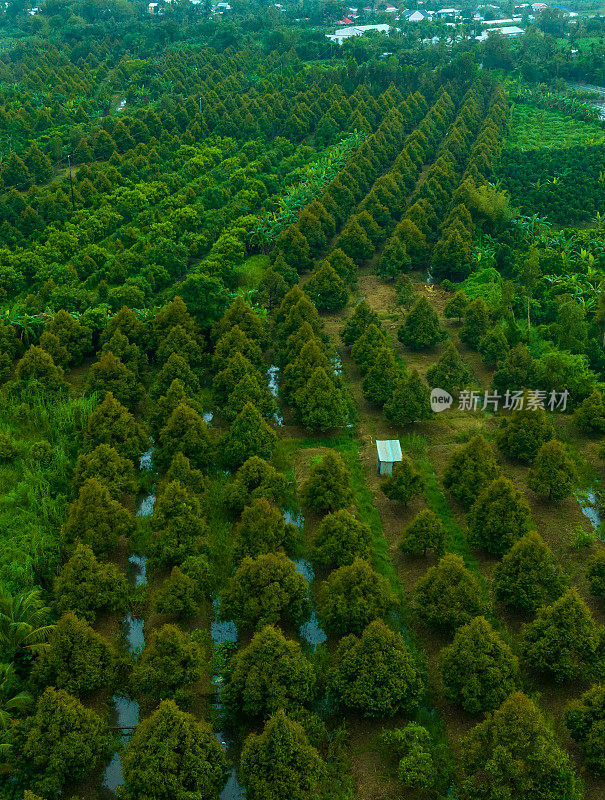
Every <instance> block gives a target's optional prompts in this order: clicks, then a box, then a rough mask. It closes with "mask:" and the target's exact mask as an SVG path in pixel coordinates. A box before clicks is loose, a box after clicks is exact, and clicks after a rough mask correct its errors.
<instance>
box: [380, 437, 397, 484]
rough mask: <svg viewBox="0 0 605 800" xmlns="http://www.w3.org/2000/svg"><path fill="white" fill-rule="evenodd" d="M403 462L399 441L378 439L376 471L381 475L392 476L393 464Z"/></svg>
mask: <svg viewBox="0 0 605 800" xmlns="http://www.w3.org/2000/svg"><path fill="white" fill-rule="evenodd" d="M398 461H403V456H402V455H401V445H400V444H399V439H376V469H377V470H378V474H379V475H391V474H392V473H393V464H396V463H397V462H398Z"/></svg>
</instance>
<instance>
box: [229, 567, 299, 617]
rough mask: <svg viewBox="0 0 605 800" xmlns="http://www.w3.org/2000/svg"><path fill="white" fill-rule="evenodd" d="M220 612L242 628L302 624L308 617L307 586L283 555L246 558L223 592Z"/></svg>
mask: <svg viewBox="0 0 605 800" xmlns="http://www.w3.org/2000/svg"><path fill="white" fill-rule="evenodd" d="M221 611H222V614H223V615H224V616H225V617H226V618H227V619H230V618H231V619H233V620H234V621H235V624H236V625H237V626H238V627H241V628H255V627H256V628H260V627H262V626H263V625H267V624H277V623H278V622H280V621H281V620H284V621H287V622H290V623H297V622H302V621H303V620H304V619H305V617H306V615H307V613H308V599H307V582H306V581H305V579H304V577H303V576H302V575H301V574H300V573H299V572H297V570H296V566H295V564H294V562H293V561H291V560H290V559H289V558H287V557H286V556H285V555H284V554H283V553H262V554H261V555H259V556H256V558H249V557H248V558H244V559H243V560H242V562H241V563H240V565H239V567H238V568H237V569H236V570H235V572H234V574H233V575H232V576H231V578H230V579H229V582H228V583H227V586H226V587H225V589H224V590H223V593H222V595H221Z"/></svg>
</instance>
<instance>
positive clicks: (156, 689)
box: [132, 625, 206, 704]
mask: <svg viewBox="0 0 605 800" xmlns="http://www.w3.org/2000/svg"><path fill="white" fill-rule="evenodd" d="M205 669H206V665H205V663H204V658H203V653H202V650H201V647H200V645H199V644H198V642H196V641H194V640H193V639H192V638H191V635H190V634H188V633H185V632H184V631H182V630H181V629H180V628H178V627H177V626H176V625H163V626H162V627H161V628H154V629H153V630H152V631H151V633H150V634H149V637H148V639H147V642H146V644H145V647H144V648H143V652H142V653H141V657H140V658H139V660H138V661H137V663H136V664H135V667H134V669H133V672H132V682H133V685H134V687H135V688H136V690H137V691H139V692H141V693H142V694H145V695H148V696H149V697H150V698H152V699H153V700H156V701H157V700H175V701H176V702H177V703H179V704H180V703H182V702H186V701H187V700H189V698H190V697H191V691H192V687H193V685H194V684H195V683H197V681H199V680H200V678H201V677H202V675H203V674H204V671H205Z"/></svg>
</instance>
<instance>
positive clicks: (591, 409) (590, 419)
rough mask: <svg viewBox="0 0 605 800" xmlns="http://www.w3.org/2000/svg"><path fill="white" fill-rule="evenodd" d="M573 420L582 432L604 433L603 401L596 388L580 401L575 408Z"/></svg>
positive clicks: (604, 404)
mask: <svg viewBox="0 0 605 800" xmlns="http://www.w3.org/2000/svg"><path fill="white" fill-rule="evenodd" d="M574 421H575V423H576V425H577V426H578V428H579V429H580V430H581V431H582V432H583V433H605V401H604V400H603V395H602V394H601V392H599V391H598V389H595V390H594V391H593V392H591V393H590V394H589V395H588V397H586V398H585V399H584V400H583V401H582V403H581V404H580V406H579V407H578V408H577V409H576V412H575V414H574Z"/></svg>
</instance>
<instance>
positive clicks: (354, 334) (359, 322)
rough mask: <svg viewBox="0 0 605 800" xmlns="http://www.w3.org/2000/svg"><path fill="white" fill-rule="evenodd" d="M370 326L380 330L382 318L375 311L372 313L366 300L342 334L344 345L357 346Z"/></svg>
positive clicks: (350, 319) (361, 303)
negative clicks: (357, 342)
mask: <svg viewBox="0 0 605 800" xmlns="http://www.w3.org/2000/svg"><path fill="white" fill-rule="evenodd" d="M369 325H374V326H375V327H376V328H377V329H380V318H379V316H378V314H377V313H376V312H375V311H372V309H371V308H370V306H369V305H368V302H367V301H366V300H361V302H359V303H358V304H357V306H355V311H354V312H353V313H352V314H351V316H350V317H349V319H348V320H347V321H346V323H345V325H344V327H343V329H342V331H341V333H340V338H341V339H342V341H343V344H346V345H352V344H355V342H356V341H357V340H358V339H359V338H360V336H361V335H362V334H363V333H364V332H365V330H366V328H367V327H368V326H369Z"/></svg>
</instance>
